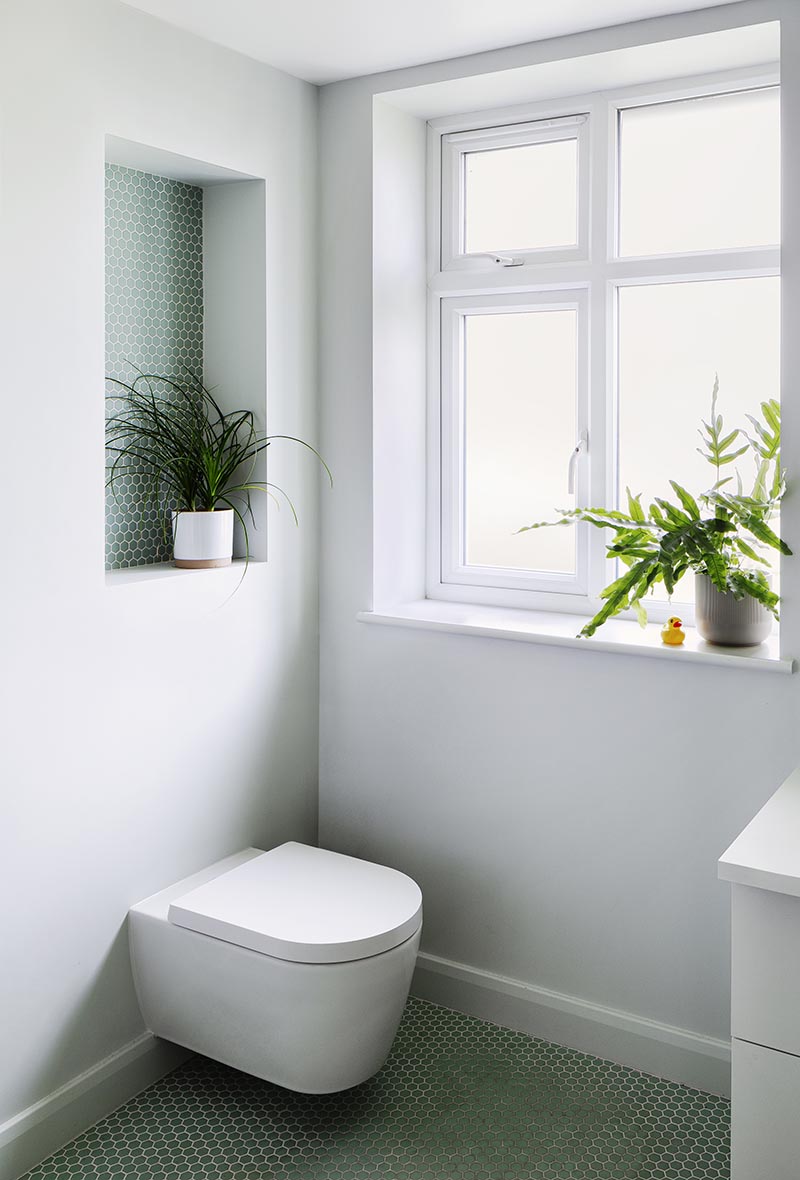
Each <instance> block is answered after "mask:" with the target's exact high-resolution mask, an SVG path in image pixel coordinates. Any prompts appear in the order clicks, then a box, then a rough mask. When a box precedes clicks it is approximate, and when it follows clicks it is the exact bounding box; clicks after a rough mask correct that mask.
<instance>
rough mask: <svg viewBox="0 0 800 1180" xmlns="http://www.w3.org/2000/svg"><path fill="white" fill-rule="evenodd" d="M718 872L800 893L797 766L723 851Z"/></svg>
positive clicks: (799, 774)
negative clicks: (725, 850)
mask: <svg viewBox="0 0 800 1180" xmlns="http://www.w3.org/2000/svg"><path fill="white" fill-rule="evenodd" d="M719 876H720V878H721V879H722V880H723V881H733V882H735V883H736V884H737V885H751V886H754V887H755V888H757V889H771V890H772V891H773V892H774V893H788V894H791V895H792V896H794V897H800V767H798V769H797V770H795V771H793V772H792V774H790V775H789V777H788V778H787V780H786V782H785V783H784V784H783V786H782V787H779V788H778V790H777V791H776V792H775V794H774V795H773V796H772V798H771V799H769V800H768V801H767V802H766V803H765V804H764V806H763V807H762V808H761V810H760V811H759V813H758V815H757V816H756V817H755V819H752V820H751V821H750V823H749V824H748V825H747V827H746V828H745V829H744V831H743V832H742V833H741V834H740V835H739V836H737V837H736V839H735V840H734V842H733V844H731V846H730V848H729V849H728V850H727V852H724V853H723V854H722V856H721V857H720V859H719Z"/></svg>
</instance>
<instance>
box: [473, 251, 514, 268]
mask: <svg viewBox="0 0 800 1180" xmlns="http://www.w3.org/2000/svg"><path fill="white" fill-rule="evenodd" d="M471 257H472V258H491V260H492V262H494V263H495V265H496V266H522V264H523V262H524V261H525V259H524V258H513V257H512V256H511V255H510V254H492V253H490V252H489V251H487V250H480V251H479V252H478V253H477V254H473V255H471Z"/></svg>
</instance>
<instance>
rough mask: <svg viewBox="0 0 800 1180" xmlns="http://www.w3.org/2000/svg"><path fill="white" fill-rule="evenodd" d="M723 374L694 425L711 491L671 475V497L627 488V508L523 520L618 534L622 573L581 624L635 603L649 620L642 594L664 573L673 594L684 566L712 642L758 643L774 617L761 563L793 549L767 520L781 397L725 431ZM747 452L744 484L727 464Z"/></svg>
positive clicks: (777, 483) (775, 477)
mask: <svg viewBox="0 0 800 1180" xmlns="http://www.w3.org/2000/svg"><path fill="white" fill-rule="evenodd" d="M718 392H719V381H718V380H715V382H714V390H713V393H712V397H711V419H710V421H709V422H705V421H704V422H703V423H702V429H701V430H700V431H699V434H700V437H701V440H702V447H698V448H697V449H698V451H699V452H700V454H701V455H702V456H703V458H704V459H706V460H707V461H708V463H709V464H710V465H711V466H712V467H713V469H714V474H715V480H714V483H713V484H712V486H711V487H710V488H709V489H708V491H705V492H701V493H700V494H699V495H698V496H696V497H695V496H692V495H690V493H689V492H687V491H686V489H685V488H683V487H681V486H680V484H678V483H676V482H675V481H674V480H670V484H671V486H672V489H673V492H674V494H675V500H674V501H673V500H668V499H662V498H659V497H656V498H655V500H654V502H653V503H652V504H650V506H649V508H645V507H644V506H643V505H642V502H641V501H642V497H641V495H638V496H637V495H633V494H632V493H631V491H630V489H629V488H628V489H626V491H627V508H628V510H627V512H624V511H612V510H609V509H605V508H573V509H569V510H561V511H560V513H559V514H560V516H561V520H559V521H542V522H539V523H537V524H532V525H527V526H526V527H525V528H522V529H520V530H519V531H520V532H527V531H528V529H537V528H546V527H552V526H553V525H563V524H571V523H572V522H573V521H576V520H585V521H586V522H587V523H588V524H591V525H593V526H594V527H596V528H601V529H610V530H611V531H612V533H613V534H614V536H613V539H612V540H611V542H610V543H609V545H608V546H607V555H608V557H609V558H616V559H617V560H619V561H620V562H622V564H623V565H624V566H625V567H626V569H625V572H624V573H623V574H621V576H620V577H618V578H616V579H615V580H614V581H613V582H612V583H611V584H610V585H609V586H606V588H605V590H603V591H602V593H601V595H600V597H601V599H602V600H603V604H602V606H601V607H600V609H599V611H597V613H596V614H595V616H594V618H592V619H590V620H589V622H588V623H587V624H586V625H585V627H583V628H582V630H581V631H580V635H581V636H590V635H594V633H595V631H596V630H597V628H598V627H600V626H602V625H603V623H605V622H606V621H607V620H608V619H610V618H612V617H613V616H614V615H617V614H619V613H620V612H621V611H624V610H629V609H630V610H633V611H634V612H635V613H636V616H637V618H638V620H639V622H640V624H641V625H642V626H644V625H645V624H646V622H647V613H646V611H645V607H644V603H643V599H644V598H645V596H646V595H647V594H648V593H650V592H651V591H652V589H653V587H654V586H656V585H657V584H658V583H659V582H663V583H664V586H665V588H666V591H667V594H668V595H670V596H671V595H672V592H673V590H674V589H675V585H676V583H677V582H678V581H679V579H680V578H682V577H683V575H684V574H686V573H687V572H690V571H691V572H693V573H694V575H695V588H696V605H695V618H696V624H697V630H698V632H699V633H700V635H701V636H702V637H703V638H704V639H706V640H708V641H709V642H710V643H717V644H723V645H731V646H745V645H750V644H756V643H761V642H762V641H763V640H764V639H766V638H767V636H768V635H769V632H770V630H771V627H772V618H773V616H774V617H775V618H778V604H779V601H780V599H779V597H778V595H777V594H776V593H775V591H774V590H773V589H772V587H771V585H770V582H769V578H768V576H767V573H766V572H765V571H767V570H769V569H770V562H769V560H768V559H767V557H766V556H765V554H766V552H767V551H768V550H773V551H778V552H780V553H785V554H789V555H790V554H791V549H789V547H788V545H787V544H786V543H785V542H784V541H782V540H781V539H780V537H779V536H778V535H777V533H776V532H774V530H773V529H772V528H771V527H770V521H771V520H772V518H773V517H774V516H775V515H776V514H777V512H778V509H779V506H780V502H781V500H782V498H783V495H784V492H785V490H786V482H785V476H784V472H783V469H782V468H781V461H780V445H781V420H780V406H779V404H778V402H776V401H774V400H770V401H764V402H762V403H761V415H760V417H758V418H756V417H754V416H752V415H749V414H748V415H747V418H748V421H749V423H750V425H751V427H752V433H749V432H748V431H747V430H745V429H743V428H742V427H736V428H735V429H733V430H731V431H728V432H726V429H725V425H724V422H723V418H722V415H721V414H719V413H718V412H717V395H718ZM747 452H750V453H751V454H752V456H753V458H754V460H755V476H754V479H753V484H752V487H751V489H750V491H749V492H745V491H744V489H743V487H742V481H741V476H739V475H738V474H737V477H736V480H735V488H736V490H735V491H733V490H731V486H730V485H731V484H732V483H734V479H733V477H732V476H726V475H725V474H724V471H723V469H724V468H725V467H727V466H729V464H731V463H734V462H735V461H736V460H737V459H739V458H740V457H741V456H743V455H745V454H746V453H747Z"/></svg>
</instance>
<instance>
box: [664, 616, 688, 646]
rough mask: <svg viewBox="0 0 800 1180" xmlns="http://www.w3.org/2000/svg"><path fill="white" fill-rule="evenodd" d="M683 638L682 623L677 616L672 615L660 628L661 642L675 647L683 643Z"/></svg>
mask: <svg viewBox="0 0 800 1180" xmlns="http://www.w3.org/2000/svg"><path fill="white" fill-rule="evenodd" d="M685 638H686V632H685V631H684V630H683V623H682V622H681V620H680V619H679V618H678V616H677V615H672V616H671V617H670V618H669V619H667V621H666V624H665V625H664V626H663V627H662V628H661V642H662V643H668V644H670V646H673V647H677V646H678V645H679V644H681V643H683V641H684V639H685Z"/></svg>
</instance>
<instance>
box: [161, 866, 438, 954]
mask: <svg viewBox="0 0 800 1180" xmlns="http://www.w3.org/2000/svg"><path fill="white" fill-rule="evenodd" d="M169 920H170V922H172V923H174V924H175V925H177V926H185V927H186V928H187V929H189V930H196V931H197V932H198V933H200V934H209V935H211V936H212V937H213V938H220V939H223V940H224V941H225V942H232V943H235V944H236V945H237V946H244V947H249V949H250V950H254V951H260V952H261V953H262V954H265V955H272V956H273V957H274V958H277V959H288V960H290V961H292V962H296V963H345V962H348V961H349V960H353V959H365V958H367V956H368V955H377V954H380V953H381V951H387V950H390V949H391V948H392V947H394V946H399V945H400V943H401V942H405V940H406V939H407V938H410V937H411V935H412V934H414V933H416V931H417V930H418V928H419V926H420V924H421V922H422V893H421V892H420V888H419V886H418V885H417V884H416V882H414V881H412V880H411V878H410V877H407V876H405V874H404V873H399V872H397V870H396V869H389V868H386V867H385V866H384V865H376V864H372V863H371V862H369V861H365V860H356V859H355V858H354V857H352V856H342V855H341V854H340V853H338V852H327V851H325V850H324V849H322V848H311V847H310V846H309V845H307V844H296V843H290V844H282V845H281V846H280V847H279V848H273V849H272V851H271V852H261V853H258V852H256V853H255V855H254V856H253V859H252V860H248V861H245V863H244V864H240V865H238V866H237V867H236V868H234V869H230V870H229V871H228V872H226V873H223V874H222V875H221V876H219V877H215V878H214V879H213V880H212V881H208V882H207V883H206V884H205V885H200V886H199V887H198V888H197V889H193V890H191V892H190V893H185V894H184V895H183V896H182V897H178V898H175V899H174V901H172V903H171V904H170V907H169Z"/></svg>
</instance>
